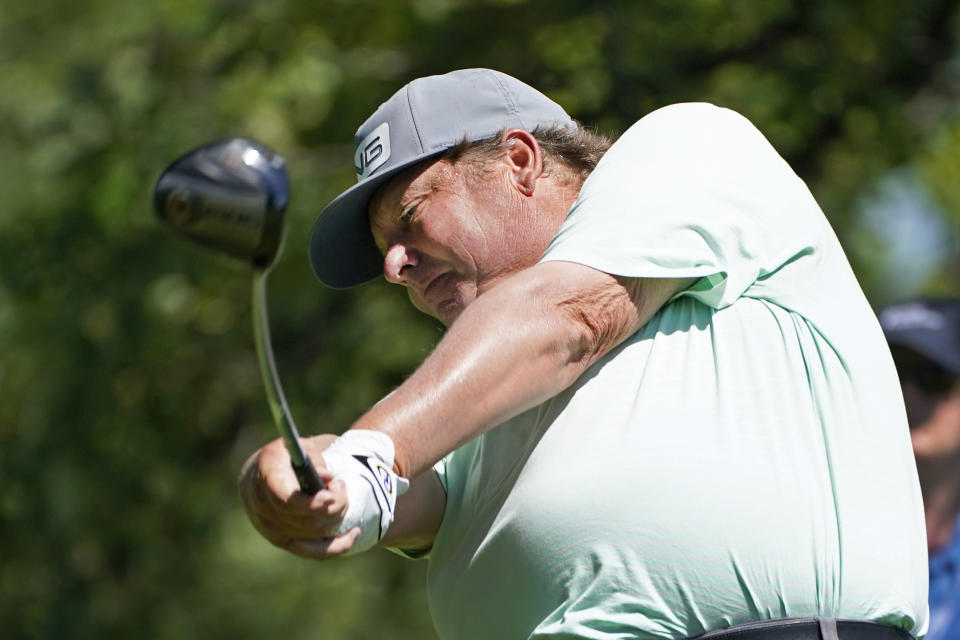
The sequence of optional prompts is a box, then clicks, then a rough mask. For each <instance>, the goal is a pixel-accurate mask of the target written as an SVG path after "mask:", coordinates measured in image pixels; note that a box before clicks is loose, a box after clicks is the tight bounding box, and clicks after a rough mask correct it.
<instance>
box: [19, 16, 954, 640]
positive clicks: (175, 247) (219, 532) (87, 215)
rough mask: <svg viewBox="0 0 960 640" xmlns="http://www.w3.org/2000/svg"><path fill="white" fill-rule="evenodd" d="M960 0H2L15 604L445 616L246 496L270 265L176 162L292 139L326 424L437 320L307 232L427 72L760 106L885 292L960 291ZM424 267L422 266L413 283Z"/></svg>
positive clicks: (277, 293)
mask: <svg viewBox="0 0 960 640" xmlns="http://www.w3.org/2000/svg"><path fill="white" fill-rule="evenodd" d="M958 14H960V7H958V2H957V0H912V1H911V2H902V1H901V0H856V1H849V2H837V1H836V0H768V1H766V2H749V1H736V0H661V1H653V0H648V1H645V2H639V1H638V2H631V1H629V0H620V1H609V2H603V1H593V2H572V1H568V0H414V1H411V2H399V1H396V0H324V1H323V2H253V1H248V0H195V1H190V0H158V1H155V2H145V1H143V0H72V1H71V2H66V1H65V0H61V1H56V0H31V1H29V2H15V1H14V0H2V1H0V69H2V71H0V199H2V208H0V479H2V484H0V622H2V628H3V630H4V631H3V635H4V637H8V638H103V637H113V638H123V637H143V638H201V637H202V638H231V639H243V638H251V639H253V638H273V637H278V636H279V637H285V638H290V639H291V640H292V639H296V638H304V639H306V638H335V639H339V638H345V639H354V638H357V639H365V638H391V639H394V638H396V639H407V638H432V637H435V636H434V634H433V631H432V628H431V624H430V618H429V612H428V607H427V603H426V598H425V595H424V579H425V578H424V575H425V569H426V564H425V563H424V562H413V561H405V560H402V559H400V558H398V557H395V556H393V555H392V554H389V553H387V552H373V553H369V554H366V555H363V556H359V557H356V558H350V559H346V560H342V561H338V562H333V563H326V564H317V563H313V562H308V561H304V560H299V559H296V558H293V557H292V556H287V555H286V554H284V553H283V552H280V551H277V550H275V549H273V548H272V547H270V546H269V545H268V544H267V543H266V542H264V541H263V540H261V539H260V538H259V536H258V535H257V534H256V532H255V531H254V530H253V528H252V527H251V526H250V525H249V524H248V523H247V521H246V519H245V516H244V514H243V512H242V508H241V505H240V502H239V499H238V497H237V494H236V486H235V482H236V474H237V471H238V469H239V468H240V466H241V464H242V463H243V461H244V460H245V458H246V457H247V456H248V455H249V454H250V453H251V452H252V451H253V450H255V449H256V448H257V447H259V446H260V445H261V444H263V443H265V442H266V441H268V440H269V439H272V438H273V437H274V436H273V433H274V432H273V427H272V423H271V421H270V416H269V413H268V410H267V404H266V401H265V398H264V394H263V390H262V386H261V379H260V374H259V372H258V370H257V364H256V358H255V354H254V350H253V346H252V338H251V325H250V294H249V288H250V272H249V271H247V270H245V269H242V268H235V267H233V266H232V265H229V264H227V263H226V262H223V261H221V260H218V259H216V258H214V257H211V256H210V255H207V254H204V253H203V252H202V251H200V250H198V249H196V248H194V247H192V246H188V245H186V244H184V243H182V242H180V241H178V240H177V239H175V238H174V237H172V236H171V235H170V234H169V233H168V232H167V231H166V230H165V229H162V228H160V226H159V225H158V224H157V223H156V222H155V220H154V218H153V214H152V211H151V208H150V197H149V196H150V189H151V186H152V184H153V181H154V180H155V179H156V177H157V176H158V174H159V173H160V171H161V170H162V168H163V167H164V166H165V165H166V164H167V163H168V162H170V161H171V160H173V159H174V158H175V157H177V156H178V155H180V154H181V153H183V152H185V151H186V150H188V149H190V148H192V147H194V146H197V145H199V144H201V143H203V142H206V141H208V140H211V139H215V138H220V137H225V136H230V135H246V136H251V137H254V138H256V139H258V140H260V141H261V142H264V143H266V144H267V145H269V146H271V147H273V148H274V149H276V150H277V151H278V152H280V153H281V154H282V155H284V156H285V157H286V159H287V163H288V167H289V169H290V171H291V181H292V191H293V198H292V204H291V207H290V209H289V210H288V233H287V242H286V251H285V253H284V255H283V256H282V258H281V260H280V261H279V264H278V266H277V268H276V269H275V270H274V272H273V275H272V277H271V298H270V307H271V321H272V328H273V333H274V344H275V347H276V349H277V358H278V366H279V369H280V371H281V375H282V378H283V380H284V385H285V389H286V393H287V396H288V399H289V401H290V404H291V406H292V409H293V413H294V415H295V417H296V418H297V421H298V423H299V425H300V428H301V431H302V432H304V433H318V432H340V431H342V430H343V429H345V428H346V427H347V426H348V425H349V424H350V422H351V421H352V420H353V419H354V418H356V417H357V416H358V415H359V414H360V413H361V412H362V411H363V410H364V409H365V408H367V407H368V406H370V404H372V403H373V402H375V401H376V400H377V399H379V398H380V397H381V396H382V395H383V394H384V393H386V392H387V391H389V390H390V389H391V388H392V387H393V386H395V385H396V384H398V383H399V382H400V381H402V380H403V378H404V376H405V375H407V374H408V373H409V372H410V371H411V370H412V369H413V368H414V367H415V366H416V364H417V363H418V362H419V361H420V360H421V359H422V358H423V357H424V356H425V355H426V354H427V353H428V352H429V350H430V349H431V347H432V346H433V345H434V344H435V342H436V341H437V340H438V339H439V337H440V335H441V329H440V327H439V326H438V325H436V324H435V323H433V322H432V321H431V320H429V319H428V318H426V317H422V316H419V315H417V313H416V312H415V311H413V310H412V308H411V307H410V305H408V304H407V302H406V299H405V296H404V294H403V293H402V291H400V290H399V288H391V287H387V286H386V285H383V284H379V283H374V284H370V285H365V286H363V287H360V288H358V289H355V290H350V291H331V290H326V289H324V288H323V287H322V286H321V285H320V284H319V283H318V282H316V281H315V280H314V278H313V276H312V274H311V272H310V268H309V265H308V263H307V258H306V234H307V232H308V230H309V227H310V225H311V223H312V221H313V218H314V217H315V215H316V214H317V212H318V211H319V210H320V209H321V208H322V206H323V205H324V204H325V203H326V202H327V201H328V200H330V199H331V198H332V197H333V196H335V195H336V194H338V193H339V192H340V191H341V190H342V189H343V188H345V187H346V186H348V185H349V184H350V183H351V182H352V181H353V175H352V165H351V160H352V136H353V132H354V130H355V128H356V127H357V126H358V125H359V124H360V122H361V121H362V120H364V119H365V118H366V116H367V115H369V113H371V112H372V110H373V109H374V108H375V107H376V106H377V105H378V104H379V103H380V102H381V101H383V100H385V99H386V98H387V97H389V96H390V95H391V94H392V93H393V92H394V91H396V90H397V89H398V88H399V87H400V86H401V85H402V84H404V83H405V82H406V81H408V80H410V79H412V78H413V77H416V76H420V75H424V74H431V73H442V72H446V71H449V70H451V69H454V68H459V67H470V66H488V67H493V68H496V69H500V70H502V71H505V72H508V73H510V74H513V75H515V76H517V77H519V78H521V79H523V80H525V81H527V82H528V83H530V84H533V85H534V86H536V87H538V88H540V89H541V90H543V91H545V92H546V93H547V94H549V95H550V96H551V97H553V98H554V99H556V100H557V101H558V102H560V103H561V104H562V105H564V106H565V107H566V108H567V110H568V111H569V112H570V113H571V115H573V116H574V117H576V118H578V119H580V120H581V121H583V122H585V123H588V124H591V125H594V126H595V127H596V128H598V129H600V130H601V131H603V132H608V133H617V132H621V131H622V130H624V129H625V128H626V127H627V126H629V125H630V124H631V123H633V122H634V121H635V120H636V119H638V118H639V117H641V116H642V115H644V114H645V113H647V112H649V111H651V110H653V109H655V108H657V107H660V106H663V105H666V104H669V103H673V102H680V101H694V100H705V101H710V102H713V103H716V104H719V105H723V106H728V107H732V108H734V109H736V110H738V111H740V112H742V113H743V114H745V115H746V116H748V117H749V118H750V119H752V120H753V121H754V122H755V123H756V124H757V125H758V126H759V128H760V129H761V130H762V131H764V132H765V133H766V135H767V136H768V137H769V139H770V140H771V142H772V143H773V145H774V146H775V147H776V148H777V149H778V150H779V151H780V153H781V154H782V155H783V156H784V157H786V158H787V160H788V161H789V162H790V163H791V164H792V165H793V167H794V168H795V169H796V171H797V172H798V173H799V174H800V176H801V177H802V178H803V179H804V180H806V181H807V183H808V184H809V185H810V188H811V189H812V191H813V193H814V194H815V196H816V197H817V199H818V200H819V202H820V203H821V205H822V207H823V208H824V210H825V212H826V213H827V216H828V217H829V218H830V220H831V222H832V223H833V225H834V227H835V229H836V231H837V233H838V235H839V236H840V239H841V242H842V243H843V245H844V247H845V248H846V250H847V253H848V256H849V258H850V261H851V263H852V264H853V267H854V270H855V271H856V273H857V275H858V277H859V278H860V281H861V283H862V285H863V288H864V290H865V292H866V294H867V296H868V298H869V299H870V301H871V303H872V304H874V306H875V307H879V306H881V305H883V304H886V303H888V302H892V301H895V300H899V299H902V298H905V297H908V296H913V295H919V294H932V295H946V294H956V293H958V291H960V288H958V284H960V232H958V229H960V179H958V178H960V102H958V97H960V44H958V38H960V19H958ZM393 289H397V290H393Z"/></svg>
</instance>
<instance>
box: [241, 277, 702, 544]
mask: <svg viewBox="0 0 960 640" xmlns="http://www.w3.org/2000/svg"><path fill="white" fill-rule="evenodd" d="M691 283H692V280H674V279H618V278H615V277H613V276H610V275H608V274H605V273H602V272H600V271H596V270H594V269H591V268H589V267H584V266H582V265H577V264H573V263H568V262H548V263H543V264H538V265H536V266H534V267H531V268H530V269H526V270H524V271H522V272H520V273H518V274H517V275H515V276H513V277H511V278H510V279H508V280H505V281H504V282H502V283H501V284H499V285H498V286H496V287H495V288H493V289H491V290H490V291H488V292H486V293H485V294H483V295H482V296H479V297H478V298H477V299H476V300H475V301H474V302H473V304H471V305H470V306H469V307H467V308H466V309H465V310H464V312H463V313H462V314H461V315H460V317H459V318H458V319H457V321H456V322H455V323H454V325H453V327H452V328H451V330H450V331H449V332H448V333H447V335H446V336H444V338H443V340H442V341H441V342H440V344H439V345H438V346H437V348H436V349H435V350H434V352H433V353H432V354H431V355H430V357H429V358H427V360H426V361H425V362H424V363H423V364H422V365H421V366H420V367H419V368H418V369H417V371H416V372H415V373H414V374H413V375H412V376H411V377H410V378H409V379H408V380H407V381H406V382H404V384H403V385H401V386H400V387H399V388H397V389H396V390H395V391H394V392H393V393H392V394H391V395H390V396H388V397H387V398H385V399H384V400H382V401H381V402H380V403H378V404H377V405H376V406H375V407H374V408H373V409H371V410H370V411H369V412H367V413H366V414H365V415H364V416H363V417H362V418H361V419H360V420H358V421H357V423H355V424H354V425H353V428H355V429H374V430H380V431H383V432H385V433H387V434H388V435H389V436H390V437H391V438H392V440H393V443H394V446H395V451H396V456H395V464H394V467H395V469H396V470H397V471H398V473H399V474H400V475H402V476H405V477H408V478H411V479H412V483H411V487H410V489H409V490H408V491H407V493H406V494H404V495H403V496H401V497H400V499H399V500H398V502H397V505H396V512H395V514H396V517H395V520H394V522H393V524H392V525H391V526H390V528H389V529H388V530H387V533H386V537H385V538H384V539H383V540H382V541H381V542H380V545H381V546H394V547H401V548H405V549H427V548H429V547H430V546H431V545H432V543H433V539H434V537H435V535H436V532H437V530H438V528H439V526H440V521H441V520H442V517H443V511H444V507H445V502H446V495H445V493H444V490H443V487H442V486H441V485H440V482H439V480H438V478H437V476H436V474H434V473H432V472H429V473H423V472H424V471H426V470H428V469H430V467H431V466H432V465H433V464H434V463H435V462H436V461H438V460H439V459H440V458H442V457H443V456H444V455H446V454H447V453H449V452H451V451H453V450H454V449H456V448H457V447H458V446H460V445H461V444H463V443H464V442H466V441H468V440H470V439H472V438H474V437H476V436H478V435H480V434H481V433H483V432H485V431H487V430H489V429H491V428H492V427H494V426H496V425H497V424H500V423H502V422H503V421H505V420H507V419H509V418H510V417H512V416H515V415H517V414H519V413H521V412H523V411H525V410H527V409H529V408H531V407H534V406H536V405H537V404H539V403H541V402H543V401H545V400H547V399H549V398H551V397H553V396H554V395H556V394H557V393H559V392H560V391H562V390H563V389H565V388H566V387H568V386H569V385H570V384H572V383H573V382H574V381H575V380H576V379H577V378H579V377H580V375H581V374H582V373H583V372H584V371H585V370H586V369H587V368H588V367H589V366H590V365H591V364H593V363H594V362H596V361H597V359H599V358H600V357H602V356H603V355H605V354H606V353H608V352H609V351H610V350H611V349H613V348H614V347H616V346H617V345H618V344H620V343H621V342H623V340H624V339H626V338H627V337H628V336H630V335H631V334H633V333H634V332H636V331H637V330H638V329H639V328H640V327H642V326H643V325H644V324H645V323H646V322H647V321H648V320H649V319H650V318H651V317H652V316H653V315H654V314H655V313H656V312H657V311H658V310H659V309H660V308H661V307H662V306H663V304H664V303H665V302H666V301H667V300H669V299H670V298H671V297H672V296H673V294H674V293H676V292H677V291H680V290H682V289H684V288H686V287H687V286H689V285H690V284H691ZM332 438H333V437H332V436H317V437H314V438H309V439H306V440H305V444H306V445H307V448H308V453H309V454H310V455H311V458H312V459H313V460H314V462H315V463H317V464H318V466H319V467H320V469H319V470H320V473H321V476H322V477H323V478H324V480H325V481H327V482H328V489H326V490H323V491H321V492H319V493H318V494H317V495H316V496H313V497H312V498H311V497H310V496H304V495H303V494H301V493H299V491H298V490H297V482H296V477H295V476H294V474H293V472H292V470H291V469H290V463H289V457H288V456H287V454H286V450H285V449H284V448H283V445H282V442H280V441H279V440H278V441H275V442H273V443H271V444H270V445H268V446H267V447H264V449H263V450H261V452H259V453H258V454H255V455H254V456H253V457H251V459H250V461H249V462H248V464H247V465H246V466H245V469H244V472H243V473H242V474H241V493H242V495H243V496H244V502H245V506H246V507H247V513H248V515H249V516H250V519H251V521H252V522H253V523H254V525H255V526H256V527H257V529H258V530H260V532H261V533H263V535H264V536H265V537H266V538H267V539H268V540H270V541H271V542H273V544H275V545H277V546H280V547H282V548H284V549H287V550H288V551H290V552H292V553H295V554H297V555H300V556H303V557H309V558H316V559H325V558H330V557H334V556H337V555H341V554H343V553H345V552H347V551H348V550H349V549H350V548H351V546H352V544H353V542H354V540H355V539H356V535H355V534H356V532H353V533H347V534H344V535H342V536H337V537H333V538H330V537H325V536H330V535H331V532H332V531H333V529H335V528H336V526H337V524H338V523H339V522H340V520H341V519H342V517H343V514H344V512H345V510H346V507H347V501H346V497H345V492H344V487H343V484H342V483H341V482H340V481H339V480H336V479H333V477H332V476H331V475H330V474H329V472H327V471H326V470H325V469H323V468H322V459H321V457H320V455H319V454H320V452H321V451H323V450H324V449H325V448H326V447H327V446H328V445H329V443H330V441H331V440H332Z"/></svg>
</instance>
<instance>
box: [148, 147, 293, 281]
mask: <svg viewBox="0 0 960 640" xmlns="http://www.w3.org/2000/svg"><path fill="white" fill-rule="evenodd" d="M289 198H290V187H289V182H288V179H287V170H286V165H285V162H284V160H283V157H282V156H280V155H279V154H277V153H276V152H274V151H272V150H271V149H269V148H268V147H266V146H264V145H262V144H260V143H258V142H255V141H253V140H250V139H248V138H230V139H227V140H220V141H217V142H211V143H209V144H205V145H203V146H201V147H198V148H196V149H193V150H192V151H189V152H187V153H186V154H184V155H182V156H181V157H180V158H178V159H177V160H175V161H174V162H173V163H172V164H170V166H169V167H167V169H166V170H165V171H164V172H163V173H162V174H161V175H160V177H159V178H158V179H157V182H156V184H155V185H154V188H153V204H154V209H155V211H156V214H157V216H158V217H159V218H160V219H161V220H163V221H164V222H166V223H167V224H168V225H169V226H171V227H173V229H174V230H175V231H176V232H177V233H178V234H180V235H182V236H185V237H186V238H188V239H189V240H191V241H193V242H196V243H197V244H200V245H203V246H205V247H208V248H210V249H213V250H215V251H217V252H218V253H221V254H224V255H227V256H230V257H232V258H235V259H237V260H240V261H242V262H245V263H247V264H249V265H251V266H253V268H254V269H256V270H258V271H266V270H267V269H269V268H270V267H271V265H272V264H273V262H274V260H275V259H276V257H277V255H278V254H279V252H280V246H281V243H282V241H283V229H284V211H285V209H286V207H287V202H288V201H289Z"/></svg>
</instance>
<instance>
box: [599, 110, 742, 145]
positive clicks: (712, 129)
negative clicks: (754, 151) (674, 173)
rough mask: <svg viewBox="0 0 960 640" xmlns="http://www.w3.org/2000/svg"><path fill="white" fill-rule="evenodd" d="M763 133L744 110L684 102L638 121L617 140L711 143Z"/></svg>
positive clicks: (626, 143) (620, 142)
mask: <svg viewBox="0 0 960 640" xmlns="http://www.w3.org/2000/svg"><path fill="white" fill-rule="evenodd" d="M744 135H749V136H758V135H760V133H759V131H758V130H757V128H756V127H755V126H754V125H753V123H752V122H750V120H748V119H747V118H746V117H744V116H743V115H741V114H740V113H738V112H736V111H734V110H732V109H727V108H725V107H719V106H717V105H713V104H710V103H707V102H684V103H678V104H671V105H668V106H665V107H661V108H659V109H657V110H655V111H652V112H650V113H648V114H647V115H646V116H644V117H643V118H641V119H640V120H638V121H637V122H636V123H634V124H633V125H632V126H631V127H630V128H629V129H627V131H625V132H624V134H623V135H622V136H621V137H620V138H619V139H618V140H617V142H615V143H614V145H613V148H616V147H618V146H620V147H628V146H633V145H636V144H639V143H641V142H645V143H650V142H658V141H659V142H664V143H670V144H671V145H672V146H676V145H682V144H685V143H701V144H702V143H707V142H709V141H711V140H718V139H722V138H726V137H728V136H738V137H742V136H744Z"/></svg>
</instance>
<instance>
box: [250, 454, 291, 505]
mask: <svg viewBox="0 0 960 640" xmlns="http://www.w3.org/2000/svg"><path fill="white" fill-rule="evenodd" d="M258 471H259V475H260V478H261V479H262V482H263V484H265V485H266V488H267V489H268V490H269V493H270V494H272V495H273V496H274V498H275V499H276V500H278V501H279V502H286V501H287V500H288V499H289V498H290V496H291V495H293V494H294V493H296V492H298V491H299V490H300V485H299V483H298V482H297V476H296V474H295V473H294V472H293V467H292V466H291V465H290V454H289V453H288V452H287V450H286V448H285V447H284V446H283V443H282V442H281V441H279V440H274V441H273V442H271V443H270V444H268V445H267V446H265V447H264V448H263V449H262V450H261V452H260V458H259V463H258Z"/></svg>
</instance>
